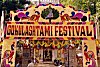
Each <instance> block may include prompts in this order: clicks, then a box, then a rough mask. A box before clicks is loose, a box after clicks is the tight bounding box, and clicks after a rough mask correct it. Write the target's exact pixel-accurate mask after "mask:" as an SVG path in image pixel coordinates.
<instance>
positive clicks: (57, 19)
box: [2, 4, 97, 67]
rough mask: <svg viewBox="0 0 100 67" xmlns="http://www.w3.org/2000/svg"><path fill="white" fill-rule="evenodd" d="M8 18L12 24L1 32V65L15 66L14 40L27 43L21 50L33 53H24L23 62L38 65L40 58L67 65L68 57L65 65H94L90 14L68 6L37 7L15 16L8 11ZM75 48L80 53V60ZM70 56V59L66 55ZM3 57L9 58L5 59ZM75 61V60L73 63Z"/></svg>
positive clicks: (49, 5)
mask: <svg viewBox="0 0 100 67" xmlns="http://www.w3.org/2000/svg"><path fill="white" fill-rule="evenodd" d="M10 15H11V18H12V20H11V21H7V22H6V23H7V26H6V27H5V32H4V33H5V36H4V37H5V39H4V45H3V49H2V58H3V59H2V62H4V60H6V61H7V63H6V64H8V65H11V66H15V60H14V59H15V54H16V44H18V43H17V40H24V41H25V40H28V43H27V42H25V43H24V44H26V46H23V49H24V50H26V51H25V52H29V51H30V50H31V51H32V50H33V51H32V52H33V53H31V51H30V53H31V54H28V53H23V57H25V58H26V57H29V58H36V59H37V60H39V62H41V61H40V60H42V61H43V58H45V59H44V60H46V58H47V59H48V58H50V59H48V60H52V61H53V60H54V59H56V58H58V59H59V58H60V59H63V61H67V60H68V58H69V57H71V59H70V60H71V61H68V64H69V65H72V66H73V65H74V66H77V63H78V62H79V61H82V60H81V59H83V61H82V64H83V66H84V67H88V66H93V65H92V64H94V65H97V62H96V58H97V57H96V45H95V39H96V27H95V23H94V22H91V21H90V20H89V18H90V12H89V11H88V12H87V13H85V12H84V11H81V10H75V9H74V8H73V7H71V6H68V7H64V6H63V5H62V4H39V5H38V6H36V7H33V6H30V7H29V8H28V9H27V10H24V9H23V10H17V11H16V12H15V13H14V12H13V11H11V13H10ZM69 41H70V43H69ZM79 41H80V42H79ZM78 42H79V43H78ZM80 43H81V46H80V45H79V44H80ZM7 44H8V45H7ZM91 45H93V47H92V46H91ZM78 46H80V47H78ZM5 48H6V49H5ZM13 48H14V49H13ZM44 48H45V49H44ZM74 48H78V49H82V54H83V55H82V56H83V57H82V58H81V59H79V57H78V56H79V54H78V55H77V53H75V50H76V49H74ZM67 49H68V52H66V51H67ZM9 51H10V52H11V53H10V54H9ZM70 52H72V54H73V55H71V54H68V53H70ZM6 54H7V55H8V56H5V55H6ZM49 54H50V55H49ZM51 54H52V55H51ZM67 54H68V55H67ZM67 56H69V57H67ZM73 56H74V57H73ZM51 57H52V58H51ZM66 57H67V58H66ZM75 57H76V58H77V59H78V60H76V59H72V58H75ZM9 59H10V60H9ZM8 60H9V61H8ZM24 61H25V60H24ZM90 61H92V63H91V62H90ZM93 61H94V63H93ZM22 63H23V62H22ZM2 64H3V63H2Z"/></svg>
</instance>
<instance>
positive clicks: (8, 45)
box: [1, 39, 16, 67]
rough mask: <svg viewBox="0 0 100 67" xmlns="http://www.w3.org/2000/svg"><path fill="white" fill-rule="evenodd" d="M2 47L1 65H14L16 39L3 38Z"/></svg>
mask: <svg viewBox="0 0 100 67" xmlns="http://www.w3.org/2000/svg"><path fill="white" fill-rule="evenodd" d="M2 47H3V48H2V55H1V67H14V66H15V56H16V40H9V39H5V40H4V41H3V45H2Z"/></svg>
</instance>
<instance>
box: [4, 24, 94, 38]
mask: <svg viewBox="0 0 100 67" xmlns="http://www.w3.org/2000/svg"><path fill="white" fill-rule="evenodd" d="M5 34H6V36H5V37H6V38H8V39H19V38H22V39H23V38H24V39H25V38H29V39H33V40H34V39H36V40H38V39H40V38H44V39H47V38H52V39H53V38H59V39H62V40H70V39H78V40H79V39H81V40H93V39H95V36H94V35H95V28H94V25H93V24H90V25H82V24H81V25H77V24H75V25H72V24H69V25H54V24H52V25H50V24H48V25H34V24H7V28H6V33H5Z"/></svg>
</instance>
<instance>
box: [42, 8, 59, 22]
mask: <svg viewBox="0 0 100 67" xmlns="http://www.w3.org/2000/svg"><path fill="white" fill-rule="evenodd" d="M41 16H42V18H43V19H49V22H50V24H51V20H52V19H57V18H58V17H59V12H58V11H57V10H56V9H54V8H51V6H49V8H46V9H44V10H43V11H42V14H41Z"/></svg>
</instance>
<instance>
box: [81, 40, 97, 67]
mask: <svg viewBox="0 0 100 67" xmlns="http://www.w3.org/2000/svg"><path fill="white" fill-rule="evenodd" d="M82 46H83V67H98V66H97V54H96V53H97V51H96V44H95V40H83V41H82Z"/></svg>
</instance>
